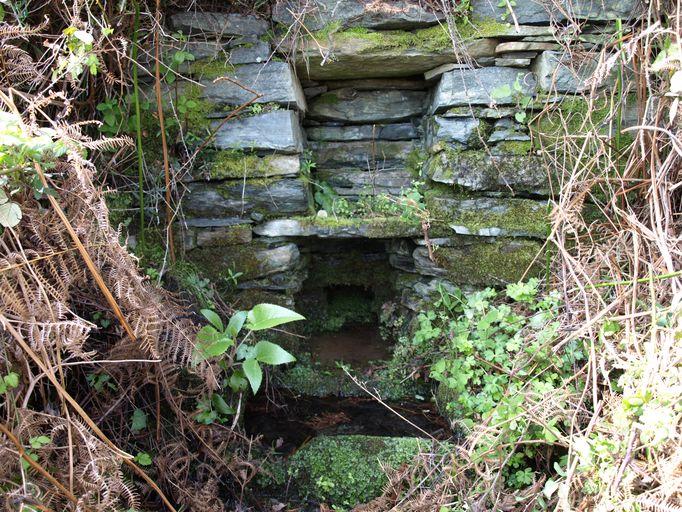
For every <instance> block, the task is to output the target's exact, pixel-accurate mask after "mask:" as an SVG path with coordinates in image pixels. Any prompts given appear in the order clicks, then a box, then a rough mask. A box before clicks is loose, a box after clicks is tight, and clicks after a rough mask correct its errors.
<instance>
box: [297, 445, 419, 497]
mask: <svg viewBox="0 0 682 512" xmlns="http://www.w3.org/2000/svg"><path fill="white" fill-rule="evenodd" d="M431 449H432V446H431V443H429V442H428V441H426V440H424V439H417V438H410V437H405V438H391V437H370V436H334V437H324V436H320V437H317V438H315V439H313V440H312V441H311V442H310V443H308V444H307V445H304V446H303V447H302V448H300V449H299V450H298V451H297V452H296V453H295V454H294V455H293V456H292V457H291V458H290V460H289V467H288V474H289V476H291V477H292V478H294V479H295V481H296V485H297V487H298V490H299V493H300V494H301V495H302V496H303V497H307V498H312V499H315V500H317V501H319V502H325V503H328V504H331V505H333V506H337V507H342V508H352V507H354V506H355V505H358V504H360V503H364V502H367V501H369V500H371V499H373V498H375V497H377V496H379V495H380V494H381V492H382V489H383V486H384V485H386V483H387V481H388V480H387V478H386V475H385V473H384V470H383V469H382V464H383V466H384V467H386V468H393V469H395V468H397V467H399V466H400V465H402V464H407V463H410V462H411V461H412V459H414V458H415V457H416V456H417V455H418V454H419V453H421V452H423V451H427V450H431Z"/></svg>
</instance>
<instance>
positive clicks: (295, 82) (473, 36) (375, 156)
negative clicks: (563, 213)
mask: <svg viewBox="0 0 682 512" xmlns="http://www.w3.org/2000/svg"><path fill="white" fill-rule="evenodd" d="M316 1H317V4H318V6H317V7H318V8H317V9H313V10H311V11H309V13H308V14H307V15H306V17H305V19H304V24H305V26H306V29H304V30H300V27H299V28H297V29H296V30H295V31H297V32H300V33H301V34H303V35H302V36H300V37H297V38H296V39H295V41H294V40H292V39H291V38H286V37H285V38H283V39H281V38H280V37H275V38H273V37H272V34H273V33H276V34H279V35H280V36H281V35H285V34H287V33H288V34H291V32H292V30H289V29H288V28H287V27H288V26H289V25H290V24H291V23H293V21H294V20H293V17H292V12H298V5H297V4H298V2H296V1H293V0H280V1H278V2H277V3H276V6H275V7H274V10H273V16H272V19H271V20H261V19H258V18H255V17H252V16H244V15H239V14H224V13H201V14H194V13H178V14H175V15H172V16H170V18H169V22H170V24H171V26H172V29H174V30H180V31H182V32H183V33H184V34H185V35H186V36H187V42H186V43H183V44H184V46H185V48H186V49H187V51H190V52H191V53H192V54H193V55H194V56H195V57H196V60H195V61H193V62H191V63H190V65H186V64H185V65H184V67H183V69H182V70H181V71H182V72H184V73H186V74H187V76H189V77H190V78H191V79H192V80H193V82H183V83H181V84H177V85H176V86H175V88H174V91H175V92H173V91H169V92H168V98H169V103H171V102H172V101H173V100H172V98H173V97H174V96H173V95H174V94H176V95H177V91H178V90H180V91H181V92H182V93H185V94H187V95H190V96H191V97H193V98H196V99H197V101H199V102H200V104H201V106H202V112H203V113H204V114H205V119H206V126H205V127H204V129H205V132H204V133H207V132H208V129H207V127H208V126H209V125H210V128H212V129H214V130H215V129H217V132H216V135H215V137H214V138H213V139H212V141H211V143H210V145H209V147H207V148H206V149H204V150H203V151H202V152H201V154H200V155H199V159H198V163H197V165H195V166H194V167H195V170H193V171H192V172H191V173H190V174H191V177H189V178H187V179H186V183H185V186H186V194H185V196H184V199H183V203H182V204H183V212H184V214H185V220H184V221H183V223H182V226H181V228H182V232H183V241H184V248H185V251H186V255H187V257H188V258H189V259H191V260H193V261H195V262H197V263H198V264H199V265H201V266H202V267H203V268H204V269H205V270H206V271H207V273H208V274H209V275H210V276H211V277H214V278H220V277H226V276H227V273H228V269H229V270H230V271H231V272H233V273H236V272H240V273H241V274H242V275H241V277H240V278H239V280H238V285H237V288H238V289H239V290H240V292H239V293H240V294H241V295H242V298H243V299H244V301H245V302H249V301H255V300H262V299H263V297H265V298H267V299H268V300H271V301H279V302H282V303H288V304H291V303H292V302H293V300H294V298H295V297H296V294H297V293H298V292H300V290H301V289H302V288H303V287H304V285H305V282H306V279H309V277H310V276H309V274H310V269H311V265H312V263H311V262H313V261H316V260H319V259H320V258H323V259H324V258H325V257H328V254H329V253H328V252H325V251H324V249H323V246H324V244H325V243H326V242H325V241H326V240H329V239H338V240H337V242H339V243H340V242H341V241H343V240H347V241H350V240H354V242H353V244H354V245H353V246H352V247H353V250H356V251H357V250H360V251H361V250H362V246H363V244H362V240H367V239H372V240H376V241H377V242H375V243H372V244H371V247H372V248H373V249H372V250H373V251H374V252H376V247H377V243H379V244H380V245H381V244H383V245H382V247H383V251H379V252H382V254H383V256H382V257H384V258H385V260H386V261H387V262H388V263H389V264H390V268H392V269H393V270H394V273H393V275H392V277H391V283H392V285H391V286H393V293H394V294H395V296H399V297H401V301H402V304H403V305H404V306H406V307H408V308H410V309H414V310H417V309H419V308H420V306H421V303H422V301H423V300H424V299H425V298H428V296H429V295H430V294H432V293H434V291H435V290H436V288H437V286H438V284H444V285H445V286H450V285H452V284H454V285H460V286H470V287H482V286H488V285H493V286H496V285H502V284H504V283H507V282H510V281H515V280H518V279H519V278H521V277H522V276H524V275H530V274H524V273H525V271H526V270H527V269H528V268H529V267H530V273H531V274H532V273H536V272H538V271H539V270H540V269H541V265H538V264H534V263H533V262H534V261H536V260H537V259H536V256H537V255H538V254H539V252H540V250H541V248H542V246H543V239H544V238H545V237H546V236H547V230H548V197H549V195H550V191H551V189H552V184H553V178H554V176H553V169H552V167H551V166H550V165H548V164H547V162H545V161H544V160H543V159H542V158H541V157H540V156H538V154H537V151H536V150H535V149H534V142H532V141H531V131H532V130H531V129H529V123H528V119H530V118H531V117H532V112H533V111H539V110H542V109H543V108H545V107H546V106H547V105H551V104H553V103H554V102H557V99H558V96H569V97H573V96H575V97H576V99H575V100H574V101H573V103H571V104H572V105H574V106H575V105H576V104H579V103H580V102H582V101H584V100H582V99H580V97H579V96H578V95H579V94H580V93H581V92H583V91H585V90H586V89H587V87H588V86H589V84H588V83H586V80H585V78H586V77H587V76H589V75H590V74H591V72H592V71H593V69H594V67H595V65H596V61H595V60H594V58H590V57H587V58H585V57H581V58H582V60H581V62H580V65H575V64H576V63H575V62H573V63H571V62H570V61H569V60H568V57H567V56H566V55H565V54H564V52H563V51H562V50H561V48H562V47H561V46H560V44H559V42H564V43H565V42H567V41H570V42H571V49H572V51H573V53H574V55H576V56H580V55H581V53H580V51H581V50H594V49H598V48H600V47H601V45H604V44H606V43H607V42H608V41H612V40H613V33H614V31H615V24H614V23H613V20H615V19H617V18H622V19H627V18H629V17H631V16H633V15H636V13H637V9H638V6H637V3H636V2H635V0H620V1H617V0H603V1H600V2H596V1H595V2H592V1H584V2H583V1H578V2H573V7H572V9H571V10H570V11H569V10H567V11H565V12H564V11H561V12H559V11H558V10H557V9H555V8H547V6H543V5H542V3H541V2H531V1H518V2H516V4H517V5H516V6H515V7H514V19H515V21H513V19H512V17H511V16H509V13H508V12H507V11H506V9H505V8H500V7H498V6H497V5H498V2H497V1H492V0H472V2H471V4H472V9H473V10H472V13H471V15H470V17H469V19H467V20H459V21H457V22H456V24H455V25H454V27H455V28H456V29H457V32H458V33H459V38H460V40H459V42H458V43H457V44H456V46H455V47H453V42H452V40H451V38H450V36H449V34H448V30H447V23H446V20H445V17H444V16H443V15H442V14H441V13H434V12H430V11H428V10H426V9H424V8H422V7H419V6H418V5H417V3H416V2H414V3H413V2H408V1H395V2H390V3H389V4H390V5H389V4H385V5H383V8H381V5H379V6H378V7H377V2H366V1H362V0H316ZM566 19H580V20H581V21H582V23H581V24H580V26H581V30H580V31H579V32H576V31H571V30H569V29H561V26H559V25H556V23H562V22H565V21H566ZM566 26H568V25H566ZM287 54H288V55H290V57H291V59H286V58H285V55H287ZM586 55H587V54H586ZM289 62H291V64H290V63H289ZM571 64H573V65H571ZM574 68H577V69H578V71H575V69H574ZM223 76H224V77H228V78H227V79H219V80H217V81H215V79H216V78H218V77H223ZM255 93H257V95H256V94H255ZM557 95H558V96H557ZM176 101H177V100H176ZM249 101H252V102H253V104H252V106H250V107H249V108H247V109H244V111H243V115H241V116H239V117H238V118H236V119H231V120H229V121H225V118H226V117H227V116H228V115H229V114H230V112H231V111H232V109H234V108H236V107H237V106H239V105H241V104H243V103H245V102H249ZM561 108H564V107H557V111H558V112H560V110H561ZM524 116H525V119H524ZM533 126H534V125H533V123H530V127H531V128H533ZM543 126H545V127H546V126H547V125H546V124H545V125H543ZM536 136H537V134H536ZM535 138H537V137H535ZM535 138H534V140H535ZM311 162H314V164H315V165H314V166H313V165H311ZM321 183H324V184H327V185H329V186H330V187H331V188H332V189H333V190H334V191H335V192H336V194H338V196H340V197H344V198H347V199H348V200H350V201H357V200H359V199H360V198H365V199H366V198H367V197H368V196H369V197H371V196H374V197H385V196H400V194H401V192H403V191H405V190H407V189H410V188H412V187H413V186H414V185H415V183H419V184H420V185H419V187H420V189H421V192H422V194H423V196H424V203H425V205H426V208H427V210H428V211H429V212H430V216H431V227H430V230H429V237H430V243H431V244H432V245H433V253H434V258H433V259H431V258H430V257H429V249H428V247H427V244H426V243H425V240H424V236H423V232H422V226H421V222H420V221H419V219H415V218H412V219H411V218H405V216H400V214H399V213H397V214H395V215H384V216H381V215H375V214H374V215H370V216H367V217H363V216H357V215H356V216H353V217H352V218H345V217H343V216H339V215H334V214H333V212H318V208H319V206H315V202H314V200H313V194H314V192H316V191H317V190H318V189H319V184H321ZM339 243H337V245H335V246H334V247H336V248H337V249H336V250H337V251H340V252H341V253H343V252H344V251H345V250H346V249H344V248H346V247H351V246H350V245H343V243H340V245H339ZM349 243H350V242H349ZM348 250H350V249H348ZM325 254H327V256H324V255H325ZM341 259H343V258H341ZM330 261H331V260H330ZM537 261H540V262H542V261H544V258H542V257H541V258H539V260H537ZM332 271H333V269H332ZM364 275H366V274H364ZM315 276H316V277H315V278H314V279H319V275H317V274H315Z"/></svg>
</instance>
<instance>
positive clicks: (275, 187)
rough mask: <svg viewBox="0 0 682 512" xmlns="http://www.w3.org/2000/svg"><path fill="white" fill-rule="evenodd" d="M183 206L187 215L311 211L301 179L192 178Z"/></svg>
mask: <svg viewBox="0 0 682 512" xmlns="http://www.w3.org/2000/svg"><path fill="white" fill-rule="evenodd" d="M187 188H188V193H187V195H186V196H185V199H184V201H183V208H184V211H185V213H186V214H187V216H188V217H199V218H203V219H206V218H220V217H246V218H248V217H249V215H250V214H252V213H260V214H265V215H270V216H272V215H296V214H303V213H306V212H307V211H308V188H307V186H306V184H305V182H304V181H303V180H301V179H279V180H278V179H272V180H266V179H262V180H255V181H251V180H246V182H244V181H243V180H229V181H225V182H221V183H216V182H193V183H189V184H187Z"/></svg>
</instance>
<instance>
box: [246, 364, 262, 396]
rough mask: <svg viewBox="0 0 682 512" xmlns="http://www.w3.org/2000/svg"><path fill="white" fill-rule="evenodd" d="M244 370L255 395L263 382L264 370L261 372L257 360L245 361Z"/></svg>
mask: <svg viewBox="0 0 682 512" xmlns="http://www.w3.org/2000/svg"><path fill="white" fill-rule="evenodd" d="M242 369H243V370H244V375H245V376H246V378H247V379H248V381H249V384H251V389H252V390H253V393H254V395H255V394H256V393H257V392H258V388H260V384H261V382H262V381H263V370H261V368H260V365H259V364H258V361H256V360H255V359H247V360H246V361H244V363H243V365H242Z"/></svg>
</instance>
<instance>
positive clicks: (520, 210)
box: [425, 190, 549, 238]
mask: <svg viewBox="0 0 682 512" xmlns="http://www.w3.org/2000/svg"><path fill="white" fill-rule="evenodd" d="M472 197H473V196H471V195H463V194H453V193H452V192H448V193H444V192H443V191H442V190H429V191H427V192H426V194H425V202H426V207H427V209H428V211H429V213H430V214H431V218H432V226H437V225H440V226H448V227H452V229H454V227H455V226H457V227H458V228H465V229H466V231H468V233H462V230H461V229H460V230H459V231H458V232H460V234H472V235H481V234H484V232H486V231H487V232H488V233H490V231H489V230H494V229H497V230H499V232H500V233H502V234H506V235H510V234H511V235H516V236H534V237H538V238H543V237H544V236H546V235H547V233H548V230H549V212H548V211H547V209H546V208H540V206H541V205H540V203H539V202H538V201H534V200H530V199H519V198H514V199H495V198H481V201H483V202H484V205H485V202H489V203H491V206H490V207H489V208H476V207H475V204H472V205H471V208H469V209H467V208H462V202H463V201H467V200H470V199H472ZM452 229H450V230H449V234H452ZM446 231H447V230H446Z"/></svg>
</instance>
